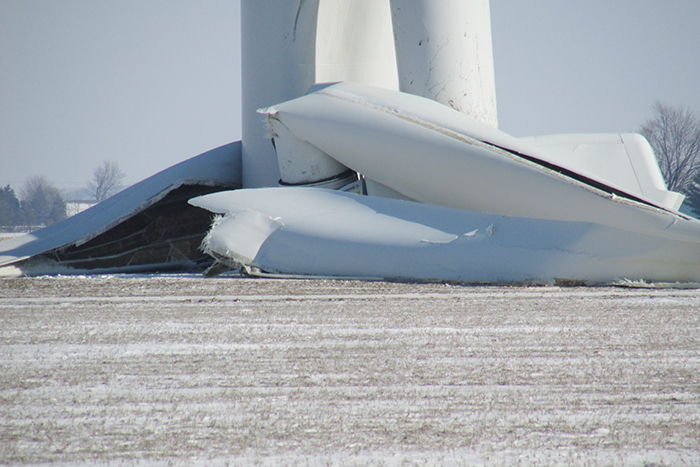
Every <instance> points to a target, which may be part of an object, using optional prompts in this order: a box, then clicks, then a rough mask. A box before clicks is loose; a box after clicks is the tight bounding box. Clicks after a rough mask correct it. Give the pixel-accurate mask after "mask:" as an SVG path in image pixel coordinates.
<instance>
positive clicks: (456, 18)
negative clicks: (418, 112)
mask: <svg viewBox="0 0 700 467" xmlns="http://www.w3.org/2000/svg"><path fill="white" fill-rule="evenodd" d="M391 13H392V22H393V26H394V40H395V47H396V59H397V64H398V71H399V88H400V90H401V91H403V92H408V93H411V94H415V95H418V96H423V97H427V98H429V99H433V100H435V101H438V102H440V103H442V104H445V105H448V106H450V107H452V108H454V109H455V110H458V111H460V112H462V113H464V114H467V115H469V116H472V117H474V118H476V119H477V120H479V121H482V122H484V123H486V124H488V125H491V126H493V127H494V128H497V127H498V118H497V114H496V85H495V79H494V70H493V49H492V44H491V14H490V9H489V1H488V0H391Z"/></svg>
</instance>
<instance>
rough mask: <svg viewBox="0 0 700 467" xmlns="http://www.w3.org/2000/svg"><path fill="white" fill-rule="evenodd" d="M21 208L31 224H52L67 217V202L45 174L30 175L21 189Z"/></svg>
mask: <svg viewBox="0 0 700 467" xmlns="http://www.w3.org/2000/svg"><path fill="white" fill-rule="evenodd" d="M20 199H21V209H22V213H23V214H24V217H25V219H26V221H27V222H28V223H29V224H30V225H35V226H38V225H51V224H55V223H56V222H59V221H62V220H63V219H65V218H66V202H65V200H64V199H63V196H61V193H60V192H59V191H58V188H56V187H55V186H54V185H53V183H51V182H50V181H48V180H47V179H46V177H44V176H43V175H39V176H35V177H29V178H28V179H27V180H26V181H25V182H24V186H23V187H22V189H21V190H20Z"/></svg>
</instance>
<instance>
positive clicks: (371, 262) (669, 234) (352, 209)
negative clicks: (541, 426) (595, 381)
mask: <svg viewBox="0 0 700 467" xmlns="http://www.w3.org/2000/svg"><path fill="white" fill-rule="evenodd" d="M190 204H193V205H195V206H199V207H203V208H205V209H208V210H210V211H212V212H216V213H219V214H222V215H223V217H222V218H221V219H220V220H219V221H218V222H217V223H216V224H215V225H214V227H213V228H212V230H211V232H210V233H209V235H208V236H207V238H206V239H205V242H204V244H205V248H206V250H207V252H209V253H210V254H211V255H212V256H214V257H215V258H217V259H219V260H220V261H222V262H225V263H227V264H228V265H229V266H231V267H244V268H246V269H248V270H249V271H250V272H253V273H255V272H256V269H259V270H261V271H263V272H267V273H273V274H282V275H316V276H345V277H358V278H377V279H395V280H443V281H444V280H448V281H460V282H478V283H557V282H559V283H581V284H596V283H612V282H617V281H620V280H623V279H627V280H646V281H655V282H692V281H700V235H697V236H696V237H695V239H694V240H685V241H684V240H682V239H680V238H677V237H678V236H676V235H674V232H673V230H674V229H673V227H670V228H669V229H668V230H663V229H660V230H657V231H656V232H650V231H649V232H646V233H640V232H638V231H633V230H629V229H623V228H613V227H610V226H604V225H600V224H595V223H590V222H571V221H552V220H540V219H527V218H522V217H505V216H497V215H491V214H485V213H479V212H473V211H466V210H461V209H454V208H447V207H443V206H435V205H428V204H424V203H416V202H411V201H402V200H394V199H388V198H379V197H372V196H361V195H353V194H348V193H341V192H337V191H330V190H323V189H316V188H268V189H255V190H237V191H229V192H220V193H214V194H211V195H206V196H202V197H199V198H195V199H193V200H190ZM697 224H700V222H697V223H696V232H699V231H700V230H698V229H697Z"/></svg>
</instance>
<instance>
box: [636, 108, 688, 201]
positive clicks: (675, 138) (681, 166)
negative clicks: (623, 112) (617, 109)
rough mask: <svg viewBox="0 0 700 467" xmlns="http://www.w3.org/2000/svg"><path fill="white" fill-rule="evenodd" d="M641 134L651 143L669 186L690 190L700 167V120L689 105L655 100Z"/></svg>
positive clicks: (670, 187) (681, 190)
mask: <svg viewBox="0 0 700 467" xmlns="http://www.w3.org/2000/svg"><path fill="white" fill-rule="evenodd" d="M654 114H655V116H654V118H652V119H650V120H647V121H646V122H644V124H643V125H642V126H641V128H640V130H639V133H641V134H642V136H644V137H645V138H646V139H647V140H648V141H649V144H651V147H652V148H653V149H654V153H655V154H656V159H657V161H658V162H659V167H660V168H661V174H662V175H663V177H664V180H665V181H666V185H667V186H668V189H669V190H671V191H678V192H681V193H685V192H687V190H688V189H689V188H690V186H691V183H692V180H693V178H694V177H695V175H696V174H697V173H698V171H699V170H700V121H698V118H697V117H696V116H695V114H694V113H693V112H692V111H691V110H690V109H687V108H683V107H671V106H668V105H665V104H663V103H661V102H658V101H657V102H655V103H654Z"/></svg>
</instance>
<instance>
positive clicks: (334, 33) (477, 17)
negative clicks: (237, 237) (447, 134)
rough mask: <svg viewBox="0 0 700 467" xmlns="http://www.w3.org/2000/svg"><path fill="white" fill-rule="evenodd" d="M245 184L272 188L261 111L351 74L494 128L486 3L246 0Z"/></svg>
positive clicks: (274, 177) (273, 161) (274, 176)
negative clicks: (319, 85) (432, 102)
mask: <svg viewBox="0 0 700 467" xmlns="http://www.w3.org/2000/svg"><path fill="white" fill-rule="evenodd" d="M241 25H242V47H243V53H242V57H243V58H242V69H243V86H242V87H243V96H242V107H243V184H244V186H246V187H262V186H276V185H277V182H278V180H279V178H280V176H279V171H278V166H277V156H276V155H275V151H274V148H273V147H272V145H271V144H270V141H269V139H266V138H265V136H266V135H265V132H266V130H265V126H264V124H263V120H264V119H263V118H262V117H261V116H259V115H257V114H256V112H257V110H258V109H260V108H265V107H269V106H271V105H274V104H277V103H280V102H285V101H288V100H291V99H295V98H297V97H300V96H302V95H304V94H305V93H306V91H307V90H308V89H309V88H310V87H311V86H312V85H314V84H316V83H328V82H335V81H351V82H355V83H358V84H366V85H371V86H376V87H380V88H385V89H390V90H401V91H404V92H408V93H411V94H416V95H419V96H422V97H427V98H429V99H433V100H436V101H438V102H440V103H442V104H445V105H448V106H450V107H452V108H454V109H456V110H459V111H460V112H463V113H465V114H467V115H470V116H472V117H474V118H476V119H477V120H480V121H482V122H484V123H487V124H489V125H491V126H493V127H496V126H497V117H496V92H495V84H494V73H493V53H492V48H491V23H490V14H489V2H488V0H460V1H453V0H391V1H390V0H300V1H298V2H293V1H290V0H265V1H260V0H242V3H241Z"/></svg>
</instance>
